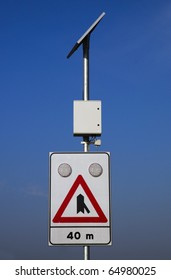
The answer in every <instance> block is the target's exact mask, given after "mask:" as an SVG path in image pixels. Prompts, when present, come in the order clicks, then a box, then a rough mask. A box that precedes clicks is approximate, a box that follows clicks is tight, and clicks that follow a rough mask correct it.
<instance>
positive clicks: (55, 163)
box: [49, 152, 111, 245]
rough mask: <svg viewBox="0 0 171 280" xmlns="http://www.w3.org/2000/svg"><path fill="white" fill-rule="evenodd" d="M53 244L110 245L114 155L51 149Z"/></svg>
mask: <svg viewBox="0 0 171 280" xmlns="http://www.w3.org/2000/svg"><path fill="white" fill-rule="evenodd" d="M49 157H50V215H49V244H50V245H62V244H63V245H110V244H111V221H110V155H109V153H106V152H100V153H92V152H91V153H90V152H87V153H83V152H79V153H56V152H54V153H50V156H49Z"/></svg>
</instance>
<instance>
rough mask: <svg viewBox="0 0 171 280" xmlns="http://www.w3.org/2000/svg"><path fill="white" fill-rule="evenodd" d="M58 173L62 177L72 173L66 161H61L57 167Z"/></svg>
mask: <svg viewBox="0 0 171 280" xmlns="http://www.w3.org/2000/svg"><path fill="white" fill-rule="evenodd" d="M58 173H59V175H61V176H62V177H68V176H70V175H71V173H72V168H71V166H70V165H69V164H68V163H62V164H60V165H59V167H58Z"/></svg>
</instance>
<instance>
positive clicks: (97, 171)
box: [89, 163, 103, 177]
mask: <svg viewBox="0 0 171 280" xmlns="http://www.w3.org/2000/svg"><path fill="white" fill-rule="evenodd" d="M89 173H90V174H91V175H92V176H93V177H99V176H100V175H102V173H103V168H102V166H101V165H100V164H98V163H92V164H91V165H90V167H89Z"/></svg>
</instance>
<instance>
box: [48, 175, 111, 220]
mask: <svg viewBox="0 0 171 280" xmlns="http://www.w3.org/2000/svg"><path fill="white" fill-rule="evenodd" d="M79 185H81V187H82V188H83V190H84V192H85V193H86V195H87V197H88V198H89V200H90V202H91V204H92V206H93V207H94V209H95V210H96V212H97V214H98V216H97V217H87V216H86V217H84V216H81V217H80V216H79V217H77V216H74V217H70V216H69V217H62V214H63V213H64V211H65V209H66V207H67V206H68V204H69V202H70V200H71V198H72V197H73V195H74V193H75V192H76V190H77V188H78V187H79ZM85 207H86V206H85ZM85 209H86V208H85ZM86 210H87V212H88V209H86ZM106 222H107V218H106V216H105V215H104V213H103V211H102V209H101V207H100V206H99V204H98V202H97V200H96V199H95V197H94V195H93V194H92V192H91V190H90V188H89V187H88V185H87V183H86V182H85V180H84V178H83V177H82V176H81V175H78V177H77V178H76V180H75V182H74V184H73V185H72V187H71V189H70V190H69V192H68V194H67V196H66V197H65V199H64V201H63V202H62V204H61V206H60V208H59V209H58V211H57V213H56V215H55V216H54V218H53V223H106Z"/></svg>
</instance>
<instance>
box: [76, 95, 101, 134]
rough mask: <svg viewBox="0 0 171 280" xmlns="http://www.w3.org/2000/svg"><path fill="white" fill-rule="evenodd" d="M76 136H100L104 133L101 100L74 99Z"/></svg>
mask: <svg viewBox="0 0 171 280" xmlns="http://www.w3.org/2000/svg"><path fill="white" fill-rule="evenodd" d="M73 105H74V106H73V107H74V108H73V111H74V114H73V115H74V116H73V134H74V136H85V135H88V136H96V135H97V136H100V135H101V133H102V121H101V115H102V109H101V101H100V100H88V101H82V100H74V104H73Z"/></svg>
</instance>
